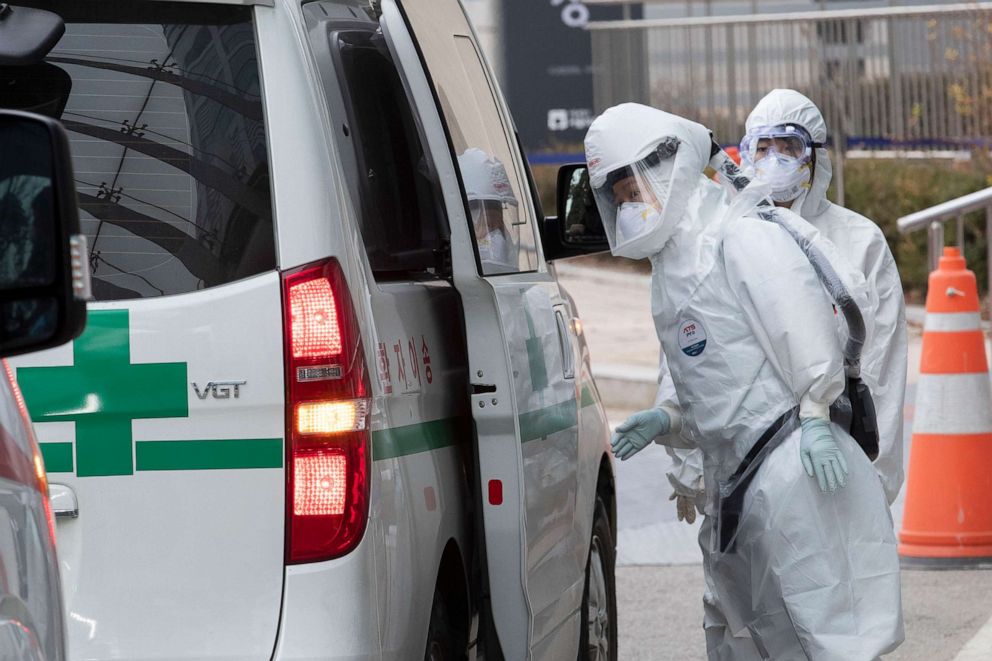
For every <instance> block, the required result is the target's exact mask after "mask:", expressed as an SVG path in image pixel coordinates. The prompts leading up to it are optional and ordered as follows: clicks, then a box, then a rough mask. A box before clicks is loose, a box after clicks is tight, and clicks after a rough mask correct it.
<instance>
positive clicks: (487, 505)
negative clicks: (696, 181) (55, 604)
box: [0, 0, 617, 661]
mask: <svg viewBox="0 0 992 661" xmlns="http://www.w3.org/2000/svg"><path fill="white" fill-rule="evenodd" d="M13 5H14V6H13V11H18V10H19V8H21V7H25V6H29V7H33V8H37V9H43V10H46V11H48V12H51V13H53V14H55V15H57V16H59V17H60V18H61V19H62V20H63V21H64V24H65V33H64V35H63V36H62V37H61V39H59V40H58V42H57V43H54V44H52V45H51V48H50V50H49V51H48V52H47V55H45V56H44V58H43V59H39V60H38V61H34V62H28V63H23V64H21V65H20V66H7V67H0V106H4V107H14V108H21V109H31V110H34V111H35V112H40V113H45V114H48V115H50V116H53V117H58V118H59V119H60V120H61V121H62V122H63V124H64V126H65V128H66V129H67V130H68V132H69V137H70V141H71V143H72V149H73V163H74V166H75V170H76V186H77V189H78V197H79V208H80V211H81V217H82V223H83V231H84V233H85V234H86V235H87V237H88V239H89V247H90V265H91V267H92V273H93V288H94V296H95V300H94V302H92V303H91V304H90V306H89V323H88V327H87V329H86V331H85V333H84V334H83V335H82V336H81V337H80V338H79V339H77V340H76V341H75V342H73V343H70V344H67V345H64V346H62V347H60V348H57V349H54V350H49V351H47V352H44V353H39V354H32V355H30V356H28V357H25V358H21V359H18V360H17V361H16V362H15V363H14V365H15V366H16V371H17V379H18V381H19V383H20V386H21V388H22V389H23V391H24V394H25V397H26V399H27V402H28V406H29V408H30V411H31V415H32V417H33V419H34V421H35V423H36V427H37V431H38V434H39V437H40V440H41V442H42V450H43V454H44V458H45V463H46V466H47V468H48V472H49V478H50V480H51V481H52V482H53V483H57V484H58V485H59V486H58V488H59V489H62V490H64V492H63V493H65V494H67V496H68V497H69V498H67V500H68V499H71V501H72V503H73V511H72V512H62V514H63V516H62V517H61V518H59V519H58V521H59V523H58V546H59V555H60V560H61V574H62V580H63V586H64V590H65V597H66V609H67V627H68V632H69V655H70V658H71V659H125V660H127V661H138V660H141V659H169V660H176V659H277V660H279V661H284V660H290V659H301V660H302V659H420V658H427V659H460V658H464V657H468V658H473V657H474V658H485V659H499V658H505V659H514V660H516V659H531V658H533V659H575V658H580V659H614V658H616V635H617V628H616V606H615V594H614V582H613V567H614V540H615V498H614V486H613V468H612V465H611V461H610V456H609V453H608V442H607V441H608V428H607V422H606V419H605V416H604V412H603V407H602V405H601V403H600V400H599V396H598V393H597V391H596V387H595V384H594V383H593V381H592V378H591V375H590V368H589V356H588V351H587V349H586V346H585V342H584V340H583V337H582V334H581V324H580V323H579V321H578V319H577V313H576V311H575V308H574V305H573V304H572V303H571V301H570V300H569V298H568V296H567V295H566V293H565V292H564V291H562V290H561V288H560V287H559V285H558V283H557V281H556V279H555V276H554V273H553V269H551V268H549V264H548V260H549V259H551V258H552V257H553V256H556V255H571V254H579V253H582V252H592V251H597V250H602V249H603V244H602V242H601V241H599V242H597V241H596V240H593V241H592V242H590V243H584V244H581V245H570V244H568V242H569V241H570V238H569V237H564V236H563V235H561V234H560V233H559V231H558V230H557V229H556V228H557V225H556V223H555V221H554V219H547V220H545V219H543V218H542V215H541V213H540V210H539V205H538V201H537V198H536V194H535V189H534V186H533V184H532V182H531V180H530V178H529V172H528V169H527V166H526V163H525V161H524V159H523V157H522V154H521V151H520V147H519V145H518V142H517V138H516V134H515V131H514V128H513V124H512V120H511V118H510V115H509V113H508V111H507V107H506V104H505V103H504V101H503V98H502V96H501V94H500V92H499V90H498V87H497V85H496V81H495V80H494V78H493V76H492V73H491V71H490V69H489V68H488V66H487V65H486V63H485V62H484V60H483V58H482V55H481V53H480V50H479V46H478V43H477V41H476V38H475V36H474V35H473V33H472V30H471V27H470V25H469V23H468V21H467V19H466V17H465V13H464V11H463V9H462V7H461V6H460V4H459V3H458V1H457V0H382V1H381V2H373V3H369V2H368V1H367V0H313V1H309V2H307V1H303V2H301V0H257V1H253V0H217V1H215V2H202V1H195V2H194V1H189V2H173V1H164V0H151V1H149V0H133V1H132V0H120V1H113V2H110V1H107V0H24V1H21V0H18V1H17V2H15V3H13ZM542 235H543V236H544V240H543V243H542V239H541V236H542ZM583 246H584V247H583ZM57 513H58V512H57Z"/></svg>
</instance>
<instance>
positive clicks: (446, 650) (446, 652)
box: [424, 591, 465, 661]
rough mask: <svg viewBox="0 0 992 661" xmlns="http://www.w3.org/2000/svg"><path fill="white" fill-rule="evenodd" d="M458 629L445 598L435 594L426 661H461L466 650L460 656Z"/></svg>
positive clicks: (428, 630) (425, 653)
mask: <svg viewBox="0 0 992 661" xmlns="http://www.w3.org/2000/svg"><path fill="white" fill-rule="evenodd" d="M456 633H457V632H456V627H454V625H453V622H451V620H450V618H449V616H448V606H447V604H445V603H444V597H443V596H442V595H441V594H440V593H438V592H437V591H435V592H434V605H433V606H431V623H430V626H429V627H428V628H427V650H426V651H425V652H424V661H455V660H457V661H461V659H464V658H465V650H462V653H461V654H460V655H459V654H458V643H457V641H456V638H457V635H456Z"/></svg>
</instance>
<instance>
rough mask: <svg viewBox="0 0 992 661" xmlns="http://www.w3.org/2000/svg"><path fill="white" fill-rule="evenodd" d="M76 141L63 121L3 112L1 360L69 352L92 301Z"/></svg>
mask: <svg viewBox="0 0 992 661" xmlns="http://www.w3.org/2000/svg"><path fill="white" fill-rule="evenodd" d="M73 181H74V180H73V171H72V161H71V160H70V156H69V141H68V138H67V137H66V133H65V130H64V129H63V128H62V125H61V124H60V123H59V122H57V121H56V120H53V119H50V118H48V117H44V116H42V115H36V114H33V113H26V112H18V111H13V110H0V356H2V357H5V356H13V355H16V354H21V353H27V352H29V351H39V350H41V349H47V348H49V347H54V346H57V345H60V344H64V343H65V342H68V341H69V340H72V339H73V338H75V337H78V336H79V334H80V333H81V332H82V331H83V327H84V326H85V324H86V299H87V298H89V295H90V279H89V262H88V261H87V258H88V255H87V253H86V240H85V237H83V236H82V235H81V234H80V231H79V212H78V210H77V208H76V187H75V184H74V183H73Z"/></svg>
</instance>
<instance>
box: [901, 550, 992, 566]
mask: <svg viewBox="0 0 992 661" xmlns="http://www.w3.org/2000/svg"><path fill="white" fill-rule="evenodd" d="M899 566H900V567H901V568H902V569H911V570H922V571H941V570H954V569H973V570H974V569H978V570H982V569H992V556H976V557H971V558H961V557H957V558H924V557H917V556H910V555H903V554H902V551H901V550H900V552H899Z"/></svg>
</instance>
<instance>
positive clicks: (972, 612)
mask: <svg viewBox="0 0 992 661" xmlns="http://www.w3.org/2000/svg"><path fill="white" fill-rule="evenodd" d="M702 583H703V570H702V566H701V565H698V564H697V565H681V566H670V567H621V568H618V569H617V590H618V594H619V603H618V613H617V615H618V617H619V620H620V622H619V626H620V650H619V651H620V658H621V659H623V660H624V661H642V660H643V661H669V660H670V661H676V660H678V661H704V660H705V659H706V652H705V648H706V641H705V638H704V637H703V628H702V609H703V606H702V600H701V596H700V595H701V586H702ZM902 589H903V599H902V600H903V615H904V618H905V621H906V642H904V643H903V644H902V645H901V646H900V647H899V649H897V650H896V651H895V652H893V653H892V654H889V655H887V656H886V657H885V658H886V660H889V659H891V660H894V661H895V660H898V661H953V660H954V659H955V657H956V656H957V654H958V653H959V651H960V650H961V648H962V647H964V646H965V644H966V643H968V641H969V640H970V639H971V638H972V636H974V635H975V634H976V633H977V632H978V630H979V629H980V628H981V627H982V626H983V625H984V624H985V623H986V621H987V620H988V619H989V615H990V613H992V571H934V572H931V571H904V572H903V574H902ZM975 658H985V659H992V651H990V652H989V654H988V655H987V656H985V657H975Z"/></svg>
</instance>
